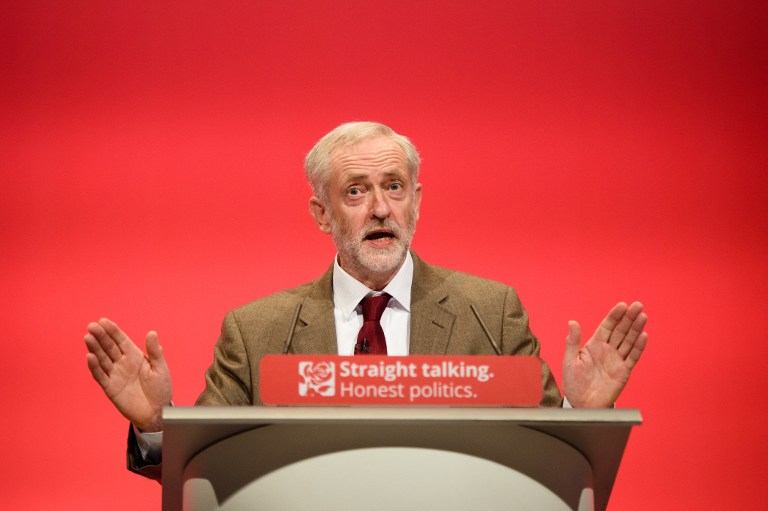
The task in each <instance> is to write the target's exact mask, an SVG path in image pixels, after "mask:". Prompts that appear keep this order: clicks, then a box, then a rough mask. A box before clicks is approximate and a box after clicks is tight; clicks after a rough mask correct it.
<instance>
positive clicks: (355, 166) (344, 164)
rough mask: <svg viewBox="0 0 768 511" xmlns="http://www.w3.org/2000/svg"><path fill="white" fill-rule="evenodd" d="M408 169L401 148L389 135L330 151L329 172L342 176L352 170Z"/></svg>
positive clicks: (404, 170) (405, 170)
mask: <svg viewBox="0 0 768 511" xmlns="http://www.w3.org/2000/svg"><path fill="white" fill-rule="evenodd" d="M373 170H387V171H401V172H407V171H408V161H407V159H406V157H405V153H404V152H403V150H402V148H401V147H400V146H399V145H398V144H397V142H395V141H394V140H392V139H391V138H389V137H384V136H382V137H376V138H371V139H368V140H363V141H362V142H360V143H358V144H355V145H353V146H350V147H341V148H338V149H336V150H334V151H333V152H332V153H331V173H332V174H334V175H335V176H342V175H344V174H346V173H348V172H352V171H373Z"/></svg>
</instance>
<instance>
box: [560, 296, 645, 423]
mask: <svg viewBox="0 0 768 511" xmlns="http://www.w3.org/2000/svg"><path fill="white" fill-rule="evenodd" d="M642 311H643V304H641V303H640V302H634V303H633V304H632V305H630V306H627V304H625V303H618V304H616V305H615V306H614V307H613V308H612V309H611V311H610V312H609V313H608V315H607V316H606V317H605V319H603V321H602V322H601V323H600V326H599V327H598V328H597V330H596V331H595V333H594V335H593V336H592V338H591V339H590V340H589V341H587V342H586V344H585V345H584V346H583V347H581V327H580V326H579V324H578V323H577V322H575V321H569V322H568V337H567V339H566V348H565V357H564V359H563V391H564V393H565V397H566V398H567V399H568V402H569V403H570V404H571V405H573V406H574V407H592V408H595V407H608V406H611V405H612V404H613V403H614V402H615V401H616V398H618V397H619V394H621V391H622V390H623V389H624V387H625V386H626V384H627V381H628V380H629V375H630V374H631V372H632V368H633V367H634V366H635V364H636V363H637V361H638V360H639V359H640V355H642V353H643V350H644V349H645V344H646V342H647V341H648V334H647V333H646V332H644V331H643V329H644V328H645V323H646V322H647V321H648V316H646V315H645V314H644V313H643V312H642Z"/></svg>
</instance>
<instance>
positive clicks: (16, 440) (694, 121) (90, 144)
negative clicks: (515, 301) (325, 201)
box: [0, 0, 768, 510]
mask: <svg viewBox="0 0 768 511" xmlns="http://www.w3.org/2000/svg"><path fill="white" fill-rule="evenodd" d="M121 4H125V2H95V1H94V2H84V1H79V2H78V1H74V2H56V1H53V0H39V1H25V2H13V1H11V2H4V3H3V5H2V7H0V20H1V21H0V57H1V59H2V61H1V65H2V68H1V72H2V80H0V108H1V110H0V116H1V119H2V121H1V122H0V161H1V163H0V165H2V175H1V177H0V235H1V236H2V249H1V250H0V263H2V264H1V266H0V278H1V279H2V294H1V295H0V311H2V312H1V314H2V327H3V328H2V332H3V335H4V350H3V352H4V355H3V358H2V365H3V373H2V375H3V378H2V397H3V399H2V407H1V410H2V411H0V414H2V415H1V417H2V427H0V439H1V441H2V445H1V446H0V447H1V448H2V452H3V454H4V456H5V462H4V463H3V464H2V465H0V493H1V494H2V495H3V501H4V504H3V506H4V507H5V508H6V509H105V508H108V509H115V510H118V509H125V510H135V509H159V507H160V487H159V485H157V484H155V483H153V482H150V481H146V480H144V479H142V478H140V477H136V476H133V475H131V474H129V473H127V472H125V471H124V469H123V459H124V454H123V449H124V439H125V433H126V424H125V422H124V420H123V419H122V418H121V417H120V416H119V415H118V414H117V413H116V412H115V411H113V410H112V409H111V407H110V405H109V403H108V402H107V401H106V399H105V398H104V397H103V396H102V395H101V392H100V390H99V389H98V387H97V386H96V384H95V383H94V382H93V381H91V379H90V375H89V373H88V371H87V369H86V364H85V347H84V344H83V342H82V336H83V334H84V333H85V325H86V324H87V323H88V322H89V321H91V320H94V319H97V318H98V317H100V316H108V317H110V318H112V319H114V320H116V321H117V322H118V323H119V324H121V325H122V326H123V327H124V328H125V329H127V331H128V332H129V333H131V334H132V335H133V336H134V337H135V338H136V339H138V340H141V341H142V343H143V335H144V333H145V332H146V331H147V330H149V329H151V328H152V329H157V330H158V331H159V333H160V338H161V342H162V343H163V345H164V347H165V351H166V354H167V356H168V358H169V361H170V364H171V367H172V370H173V374H174V386H175V392H174V398H175V401H176V402H177V403H178V404H182V405H188V404H191V403H192V402H193V401H194V399H195V397H196V395H197V394H198V393H199V392H200V391H201V389H202V386H203V378H202V374H203V371H204V369H205V368H206V366H207V365H208V364H209V363H210V361H211V357H212V347H213V343H214V341H215V339H216V337H217V334H218V329H219V324H220V321H221V319H222V317H223V316H224V314H225V313H226V311H227V310H229V309H231V308H233V307H235V306H237V305H240V304H242V303H245V302H247V301H250V300H252V299H255V298H258V297H261V296H264V295H267V294H268V293H271V292H273V291H276V290H278V289H281V288H285V287H288V286H293V285H297V284H300V283H303V282H306V281H308V280H310V279H312V278H314V277H316V276H317V275H319V274H320V273H321V272H322V271H323V270H325V269H326V268H327V266H328V265H329V264H330V262H331V259H332V256H333V254H334V250H333V247H332V244H331V241H330V239H329V238H328V237H326V236H324V235H322V234H320V233H319V232H318V231H317V229H316V227H315V226H314V224H313V222H312V221H311V219H310V217H309V215H308V213H307V200H308V197H309V190H308V187H307V185H306V184H305V182H304V177H303V173H302V169H301V165H302V160H303V156H304V154H305V153H306V151H307V150H309V148H310V147H311V146H312V144H313V143H314V141H315V140H316V139H317V138H319V137H320V136H321V135H322V134H324V133H325V132H327V131H328V130H330V129H331V128H333V127H334V126H336V125H337V124H339V123H341V122H343V121H348V120H359V119H373V120H379V121H381V122H384V123H387V124H389V125H391V126H392V127H394V128H395V129H396V130H398V131H400V132H402V133H404V134H406V135H408V136H410V137H411V138H412V140H413V141H414V142H415V143H416V145H417V146H418V147H419V149H420V151H421V152H422V154H423V159H424V164H423V169H422V172H423V174H422V182H423V185H424V199H423V202H422V212H421V213H422V215H421V220H420V222H419V227H418V232H417V234H416V239H415V243H414V247H415V249H416V251H417V252H418V253H419V255H421V256H422V257H423V258H424V259H425V260H427V261H428V262H432V263H435V264H440V265H442V266H447V267H450V268H454V269H460V270H463V271H467V272H470V273H475V274H479V275H482V276H485V277H490V278H493V279H496V280H500V281H503V282H505V283H508V284H510V285H513V286H514V287H516V288H517V289H518V291H519V292H520V295H521V297H522V299H523V302H524V304H525V305H526V307H527V308H528V311H529V313H530V315H531V318H532V323H531V326H532V328H533V330H534V332H536V333H537V334H538V336H539V337H540V339H541V341H542V343H543V355H544V357H545V358H546V359H547V360H548V361H550V364H551V365H552V366H553V369H554V371H555V373H556V375H557V376H558V380H559V376H560V369H559V364H560V361H561V359H562V354H563V339H564V337H565V334H566V330H567V329H566V322H567V320H568V319H578V320H580V321H581V322H582V324H583V325H584V328H585V330H587V331H588V332H591V331H592V330H593V329H594V327H595V326H596V324H597V322H598V321H599V319H600V318H601V317H602V315H603V314H604V313H605V312H607V310H608V309H609V308H610V306H611V305H612V304H613V303H615V301H618V300H633V299H639V300H642V301H643V302H644V303H645V304H646V307H647V311H648V314H649V316H650V321H649V324H648V330H649V332H650V336H651V338H650V344H649V347H648V351H647V353H646V355H645V357H644V358H643V360H642V361H641V364H640V366H638V369H637V371H636V372H635V374H634V375H633V378H632V381H631V382H630V385H629V387H628V388H627V389H626V391H625V393H624V395H623V396H622V398H621V400H620V403H619V404H620V406H625V407H633V408H639V409H641V411H642V413H643V416H644V419H645V423H644V424H643V425H642V426H641V427H639V428H637V429H636V431H635V432H634V433H633V434H632V437H631V439H630V444H629V447H628V450H627V452H626V455H625V459H624V463H623V466H622V468H621V471H620V473H619V475H618V480H617V486H616V489H615V492H614V495H613V499H612V504H611V509H617V510H633V509H638V510H639V509H723V508H726V507H728V508H731V509H749V508H754V507H755V506H756V505H757V504H756V502H757V500H756V499H758V498H759V499H760V501H761V500H762V495H761V494H762V490H763V485H764V483H765V480H766V469H765V468H764V466H765V464H764V461H765V459H766V457H767V456H768V449H767V445H766V438H765V436H766V435H765V424H764V421H765V419H766V415H767V414H766V412H765V409H766V406H765V402H764V401H765V392H764V388H763V382H764V375H765V374H766V371H765V363H766V362H765V361H766V359H768V348H766V340H768V339H766V337H767V336H766V333H765V323H766V313H765V311H766V305H768V304H767V303H766V298H765V289H766V283H767V280H768V279H767V278H766V277H768V275H767V274H768V270H766V264H765V259H764V257H765V255H764V254H765V252H766V245H768V241H767V240H768V237H767V236H766V231H767V229H766V227H768V226H767V224H768V221H767V219H766V212H765V203H766V198H767V195H768V177H766V157H768V150H767V149H766V135H768V121H766V119H768V94H767V92H766V91H768V66H767V64H768V51H767V50H768V48H766V46H767V44H766V43H768V36H767V35H766V32H767V31H766V27H767V26H768V23H767V22H768V9H767V8H766V7H765V5H766V4H765V3H764V2H761V1H755V2H745V1H726V0H723V1H701V0H699V1H679V2H667V1H645V2H615V1H608V0H606V1H579V2H569V1H542V0H529V1H515V2H508V1H503V2H502V1H498V2H478V1H471V2H470V1H467V2H463V1H453V2H452V1H413V0H410V1H387V2H373V1H371V2H359V1H350V2H318V1H287V2H241V3H237V2H229V1H219V2H202V1H196V2H192V1H181V0H178V1H165V2H129V3H128V5H127V6H126V5H121Z"/></svg>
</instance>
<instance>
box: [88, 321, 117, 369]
mask: <svg viewBox="0 0 768 511" xmlns="http://www.w3.org/2000/svg"><path fill="white" fill-rule="evenodd" d="M88 333H90V334H91V335H92V336H93V337H94V338H95V339H96V340H97V341H98V343H99V346H101V349H102V350H104V353H106V354H107V356H108V357H109V358H110V360H112V362H117V361H118V360H120V357H122V356H123V354H122V352H121V351H120V348H119V347H118V346H117V344H116V342H115V340H114V339H113V338H112V336H111V335H110V334H109V332H107V331H106V330H104V327H103V326H102V325H101V320H99V323H88Z"/></svg>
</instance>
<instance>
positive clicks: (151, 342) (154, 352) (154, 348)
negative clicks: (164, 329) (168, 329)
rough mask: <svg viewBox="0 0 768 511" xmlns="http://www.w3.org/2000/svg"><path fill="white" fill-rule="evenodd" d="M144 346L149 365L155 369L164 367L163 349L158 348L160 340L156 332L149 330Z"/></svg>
mask: <svg viewBox="0 0 768 511" xmlns="http://www.w3.org/2000/svg"><path fill="white" fill-rule="evenodd" d="M146 346H147V355H148V356H149V363H150V365H152V367H155V368H156V367H158V366H163V365H165V357H164V356H163V347H162V346H160V340H159V339H158V337H157V332H155V331H154V330H151V331H150V332H149V333H147V339H146Z"/></svg>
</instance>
